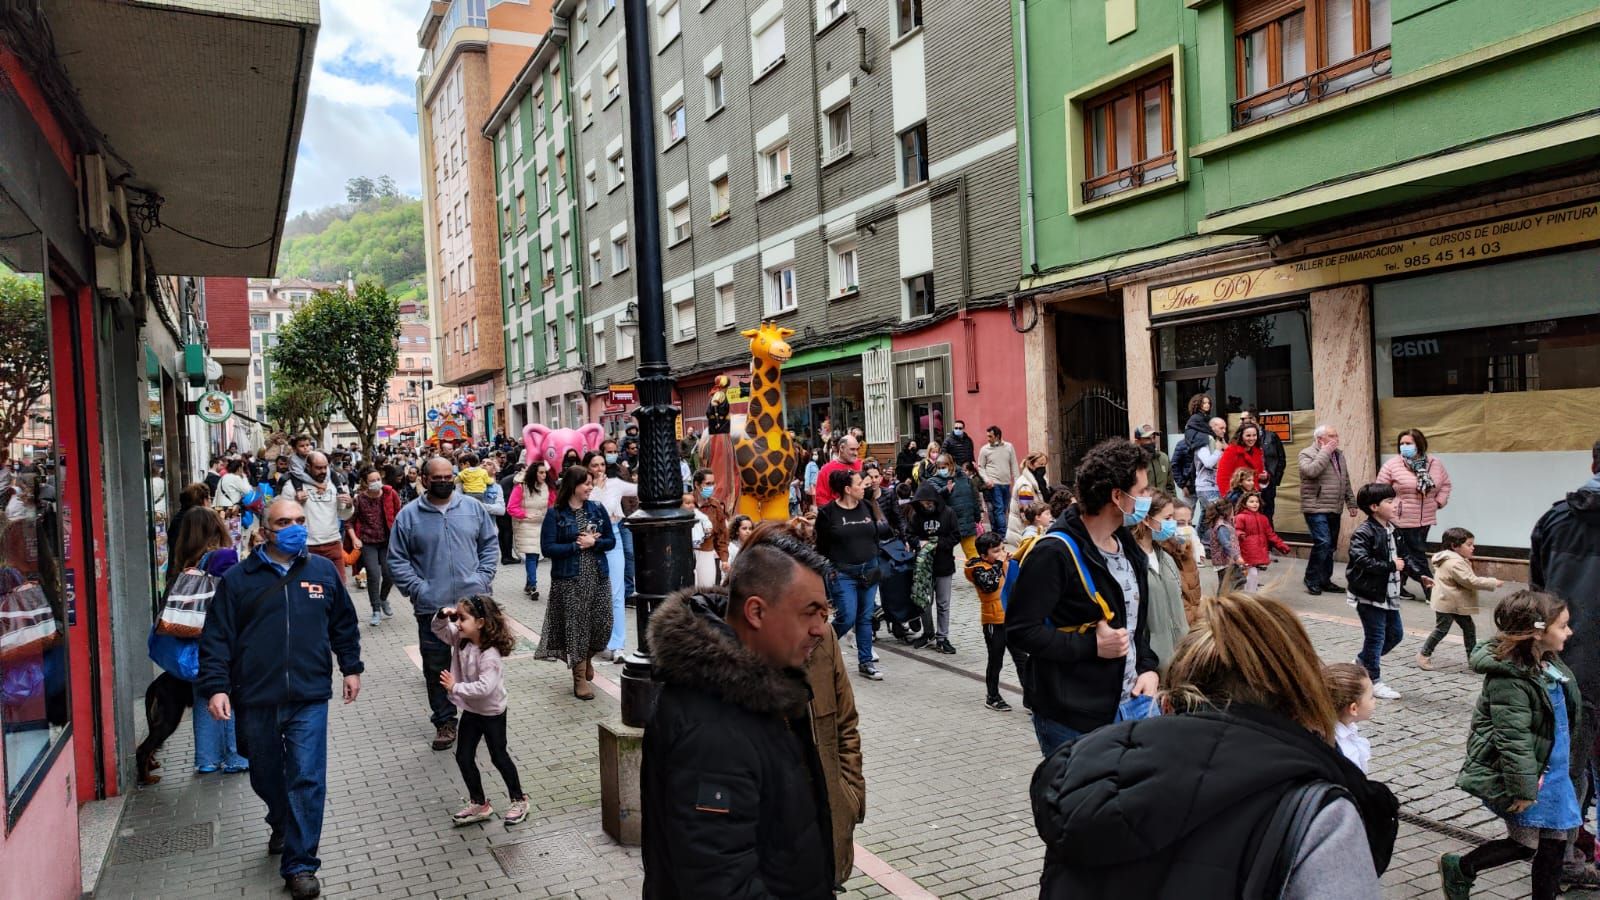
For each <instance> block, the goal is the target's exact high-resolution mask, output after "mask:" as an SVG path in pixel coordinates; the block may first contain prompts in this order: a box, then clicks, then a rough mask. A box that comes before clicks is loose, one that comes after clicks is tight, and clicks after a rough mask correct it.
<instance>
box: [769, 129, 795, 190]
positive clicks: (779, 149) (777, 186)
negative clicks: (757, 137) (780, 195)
mask: <svg viewBox="0 0 1600 900" xmlns="http://www.w3.org/2000/svg"><path fill="white" fill-rule="evenodd" d="M792 177H793V176H792V175H791V174H790V172H789V142H788V141H784V142H783V143H781V144H778V145H777V146H775V147H772V148H771V149H768V150H763V151H761V193H762V195H763V196H765V195H767V194H771V193H774V192H776V191H780V190H783V189H784V188H786V187H788V186H789V181H790V179H791V178H792Z"/></svg>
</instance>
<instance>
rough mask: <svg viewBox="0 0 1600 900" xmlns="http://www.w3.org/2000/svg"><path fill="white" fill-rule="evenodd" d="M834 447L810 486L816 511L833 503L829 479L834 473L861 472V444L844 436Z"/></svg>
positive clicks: (849, 436) (850, 437) (852, 438)
mask: <svg viewBox="0 0 1600 900" xmlns="http://www.w3.org/2000/svg"><path fill="white" fill-rule="evenodd" d="M834 446H835V449H834V454H833V458H832V459H830V460H828V461H827V462H826V463H824V464H823V466H822V467H821V468H820V469H818V470H817V477H816V481H815V483H814V484H813V486H812V491H811V493H812V498H813V499H814V500H815V502H816V508H817V509H821V508H822V507H824V506H827V505H828V504H829V503H832V502H833V498H834V496H835V495H834V492H833V487H832V481H831V480H830V479H831V477H832V475H833V473H834V472H838V471H848V472H859V471H861V443H860V442H859V441H857V440H856V439H855V438H854V437H852V436H851V435H848V434H846V435H845V436H843V437H841V438H839V440H838V441H837V442H836V444H835V445H834Z"/></svg>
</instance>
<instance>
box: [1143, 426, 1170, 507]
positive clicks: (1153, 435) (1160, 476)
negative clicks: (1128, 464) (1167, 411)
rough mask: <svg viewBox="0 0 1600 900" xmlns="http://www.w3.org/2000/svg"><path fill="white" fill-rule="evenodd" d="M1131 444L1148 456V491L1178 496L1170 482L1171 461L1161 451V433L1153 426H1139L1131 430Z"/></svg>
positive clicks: (1164, 452)
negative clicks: (1136, 445) (1137, 446)
mask: <svg viewBox="0 0 1600 900" xmlns="http://www.w3.org/2000/svg"><path fill="white" fill-rule="evenodd" d="M1133 442H1134V443H1135V444H1138V445H1139V447H1140V448H1141V449H1143V450H1144V452H1145V453H1148V454H1150V490H1152V491H1160V492H1161V493H1163V494H1166V495H1167V496H1168V497H1176V496H1178V488H1177V485H1175V484H1173V482H1172V460H1171V459H1169V458H1168V457H1167V454H1166V451H1164V450H1162V449H1161V432H1160V431H1157V430H1156V428H1155V426H1153V425H1140V426H1139V427H1138V428H1135V429H1134V430H1133Z"/></svg>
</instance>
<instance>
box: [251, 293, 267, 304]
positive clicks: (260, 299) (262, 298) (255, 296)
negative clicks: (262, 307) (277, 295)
mask: <svg viewBox="0 0 1600 900" xmlns="http://www.w3.org/2000/svg"><path fill="white" fill-rule="evenodd" d="M250 302H251V303H265V302H267V292H266V291H251V292H250Z"/></svg>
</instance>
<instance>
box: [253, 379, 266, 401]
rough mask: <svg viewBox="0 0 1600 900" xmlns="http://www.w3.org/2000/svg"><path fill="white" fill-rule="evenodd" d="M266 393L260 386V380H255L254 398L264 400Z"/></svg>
mask: <svg viewBox="0 0 1600 900" xmlns="http://www.w3.org/2000/svg"><path fill="white" fill-rule="evenodd" d="M266 394H267V392H266V389H265V388H263V387H262V386H261V382H259V381H258V382H256V399H257V400H265V399H266Z"/></svg>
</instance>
